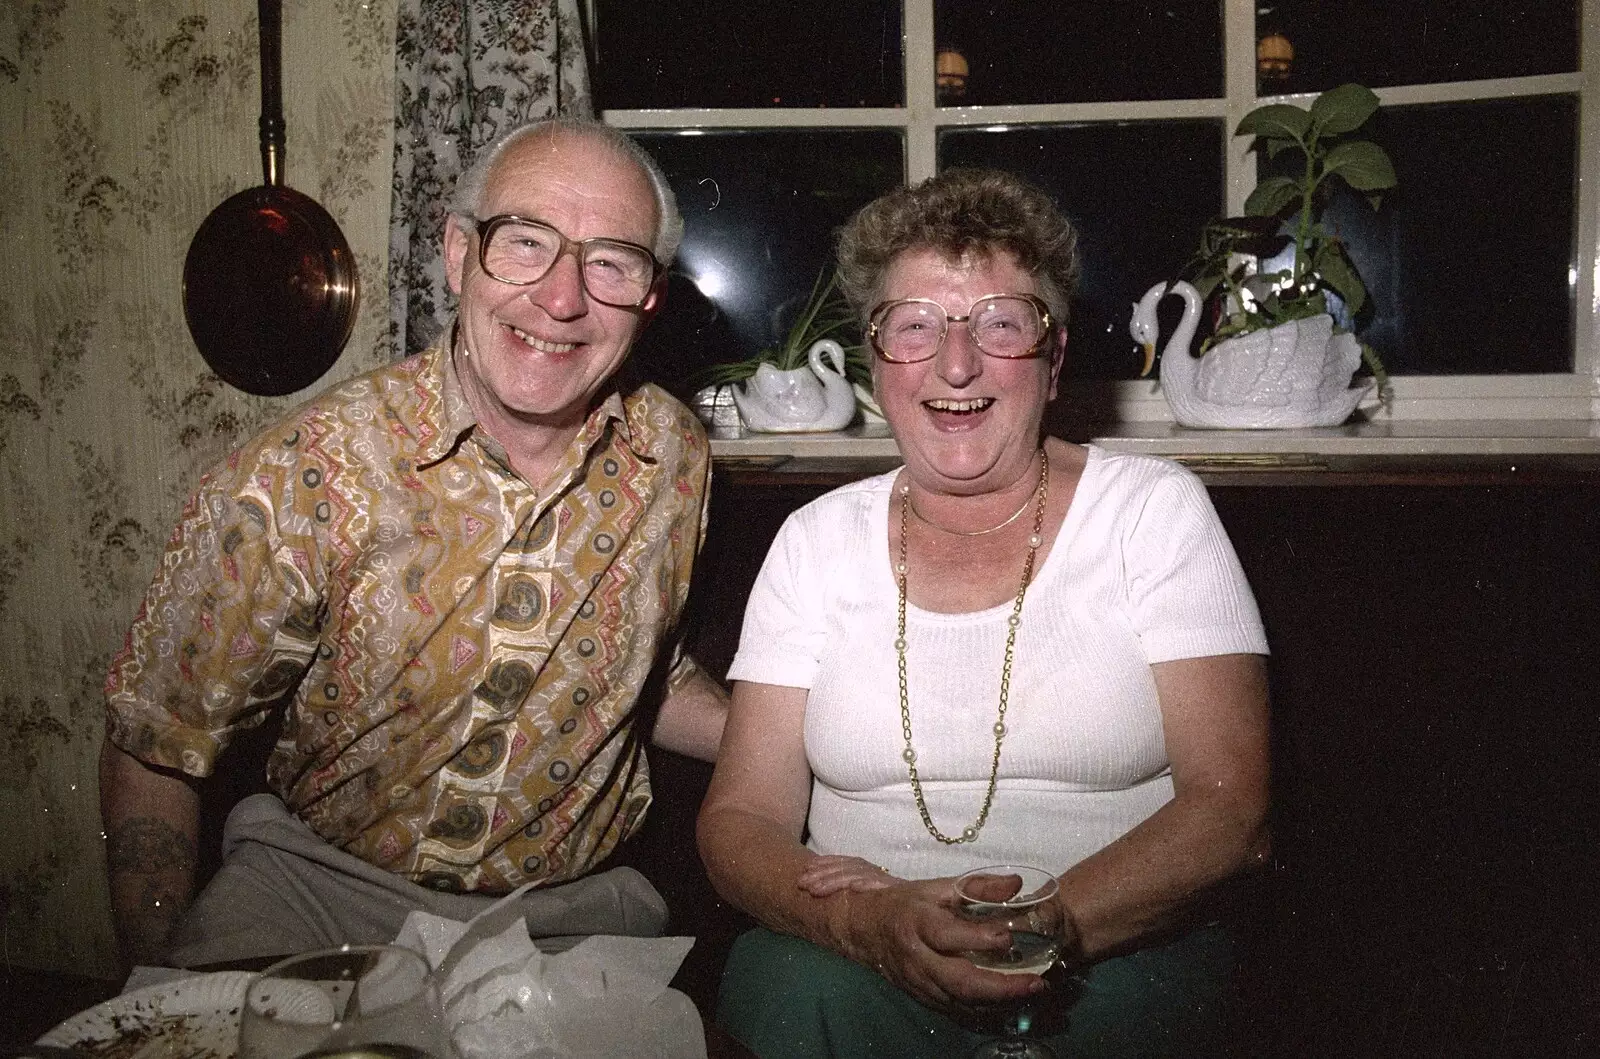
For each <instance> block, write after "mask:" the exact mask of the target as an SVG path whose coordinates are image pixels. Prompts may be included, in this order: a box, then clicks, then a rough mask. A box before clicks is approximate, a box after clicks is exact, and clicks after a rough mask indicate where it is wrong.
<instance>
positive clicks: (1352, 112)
mask: <svg viewBox="0 0 1600 1059" xmlns="http://www.w3.org/2000/svg"><path fill="white" fill-rule="evenodd" d="M1377 110H1378V97H1377V95H1376V94H1375V93H1374V92H1373V91H1372V89H1370V88H1367V87H1365V86H1363V85H1340V86H1339V87H1338V88H1330V89H1328V90H1327V91H1326V92H1324V93H1322V95H1320V96H1318V97H1317V98H1316V99H1315V100H1314V101H1313V102H1312V104H1311V114H1310V118H1311V122H1312V123H1313V124H1314V125H1315V126H1316V128H1317V133H1318V135H1321V136H1340V135H1343V134H1344V133H1347V132H1353V131H1354V130H1356V129H1359V128H1360V127H1361V126H1362V125H1364V124H1365V123H1366V120H1367V119H1368V118H1370V117H1372V115H1373V114H1375V113H1377Z"/></svg>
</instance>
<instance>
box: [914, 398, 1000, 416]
mask: <svg viewBox="0 0 1600 1059" xmlns="http://www.w3.org/2000/svg"><path fill="white" fill-rule="evenodd" d="M923 404H925V405H926V406H927V407H929V408H931V409H933V410H934V411H935V412H981V411H983V410H984V409H985V408H988V407H989V406H990V405H992V404H994V398H992V397H975V398H972V399H970V400H966V401H949V400H932V401H924V402H923Z"/></svg>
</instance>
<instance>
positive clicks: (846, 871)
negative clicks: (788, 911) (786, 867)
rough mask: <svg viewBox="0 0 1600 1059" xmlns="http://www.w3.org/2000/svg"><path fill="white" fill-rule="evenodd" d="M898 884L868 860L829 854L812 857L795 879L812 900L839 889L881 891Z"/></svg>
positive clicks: (897, 880) (885, 869)
mask: <svg viewBox="0 0 1600 1059" xmlns="http://www.w3.org/2000/svg"><path fill="white" fill-rule="evenodd" d="M899 881H900V880H899V879H896V878H895V877H894V876H893V875H890V874H889V869H888V868H884V867H880V866H879V865H877V864H874V863H872V862H871V861H869V860H862V859H861V858H860V857H840V856H834V855H832V854H829V855H826V856H818V857H816V858H814V859H813V860H812V861H811V863H810V864H809V865H807V866H806V870H805V871H803V872H801V873H800V877H799V878H798V879H796V880H795V882H796V884H798V885H799V887H800V889H802V890H804V891H805V892H806V893H808V894H810V895H811V896H812V897H827V896H829V895H830V894H836V893H839V892H840V891H842V890H881V889H883V888H884V887H886V886H889V885H891V884H892V883H897V882H899Z"/></svg>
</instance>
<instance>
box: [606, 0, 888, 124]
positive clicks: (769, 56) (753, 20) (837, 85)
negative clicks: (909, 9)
mask: <svg viewBox="0 0 1600 1059" xmlns="http://www.w3.org/2000/svg"><path fill="white" fill-rule="evenodd" d="M596 22H597V23H598V30H597V33H596V37H597V38H598V39H597V42H596V43H597V47H596V51H597V54H598V61H597V63H596V66H597V71H596V76H595V80H594V84H595V97H596V98H595V102H596V105H597V106H598V107H599V108H600V109H602V110H610V109H638V110H650V109H658V108H665V107H894V106H899V105H900V104H901V103H902V101H903V99H904V97H905V90H904V88H903V85H904V83H905V74H904V67H903V66H902V65H901V58H900V3H899V0H828V2H826V3H783V2H774V0H755V2H751V0H650V2H648V3H642V2H640V0H599V8H598V11H597V15H596Z"/></svg>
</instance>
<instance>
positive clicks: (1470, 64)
mask: <svg viewBox="0 0 1600 1059" xmlns="http://www.w3.org/2000/svg"><path fill="white" fill-rule="evenodd" d="M1259 11H1260V13H1259V14H1258V16H1257V19H1256V33H1257V39H1258V40H1260V39H1263V38H1266V37H1269V36H1271V35H1273V34H1279V35H1281V37H1282V38H1283V39H1284V40H1287V41H1288V42H1289V44H1290V46H1291V47H1292V49H1293V52H1294V56H1293V59H1292V60H1291V61H1290V63H1289V70H1288V75H1287V76H1286V77H1271V76H1268V77H1262V78H1261V91H1262V92H1263V93H1278V92H1317V91H1321V90H1322V89H1325V88H1332V87H1333V86H1334V85H1338V84H1343V83H1344V82H1346V81H1357V82H1359V83H1361V84H1364V85H1368V86H1371V87H1379V86H1382V85H1407V84H1410V85H1420V84H1433V83H1436V82H1441V81H1474V80H1481V79H1487V78H1493V77H1525V76H1531V75H1534V74H1552V73H1569V72H1571V71H1574V70H1576V69H1577V68H1578V0H1537V2H1535V0H1516V2H1511V3H1474V4H1464V3H1461V0H1415V2H1412V3H1405V4H1379V3H1373V2H1372V0H1274V2H1269V3H1263V4H1262V5H1260V8H1259ZM1269 47H1272V48H1277V49H1279V50H1281V48H1282V45H1281V44H1280V43H1278V42H1276V41H1275V42H1273V44H1272V45H1271V46H1269ZM1258 54H1259V52H1258Z"/></svg>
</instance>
